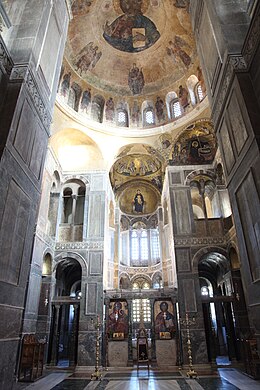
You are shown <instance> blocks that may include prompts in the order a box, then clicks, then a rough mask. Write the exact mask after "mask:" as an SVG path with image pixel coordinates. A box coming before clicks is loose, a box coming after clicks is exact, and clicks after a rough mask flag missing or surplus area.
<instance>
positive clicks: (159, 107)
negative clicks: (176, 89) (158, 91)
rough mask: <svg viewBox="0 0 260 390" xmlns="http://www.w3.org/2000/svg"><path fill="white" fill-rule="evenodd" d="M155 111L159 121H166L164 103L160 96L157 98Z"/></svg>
mask: <svg viewBox="0 0 260 390" xmlns="http://www.w3.org/2000/svg"><path fill="white" fill-rule="evenodd" d="M155 109H156V115H157V118H158V121H159V122H161V121H163V120H164V119H165V116H164V101H163V100H162V99H161V98H160V96H157V99H156V103H155Z"/></svg>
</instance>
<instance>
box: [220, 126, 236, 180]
mask: <svg viewBox="0 0 260 390" xmlns="http://www.w3.org/2000/svg"><path fill="white" fill-rule="evenodd" d="M219 134H220V137H218V140H219V143H220V145H221V148H222V150H223V153H222V155H223V157H224V161H225V167H226V170H227V174H229V173H230V172H231V169H232V168H233V166H234V164H235V156H234V152H233V149H232V145H231V140H230V135H229V131H228V126H227V122H226V121H225V119H224V120H223V122H222V125H221V128H220V132H219Z"/></svg>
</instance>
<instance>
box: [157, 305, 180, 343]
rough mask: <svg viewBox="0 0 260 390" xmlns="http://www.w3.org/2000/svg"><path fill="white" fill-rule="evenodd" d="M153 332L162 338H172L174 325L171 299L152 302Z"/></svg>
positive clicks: (174, 329)
mask: <svg viewBox="0 0 260 390" xmlns="http://www.w3.org/2000/svg"><path fill="white" fill-rule="evenodd" d="M154 318H155V334H156V337H157V338H159V339H162V340H168V339H171V338H173V336H174V334H175V331H176V326H175V318H174V311H173V304H172V302H171V301H156V302H155V304H154Z"/></svg>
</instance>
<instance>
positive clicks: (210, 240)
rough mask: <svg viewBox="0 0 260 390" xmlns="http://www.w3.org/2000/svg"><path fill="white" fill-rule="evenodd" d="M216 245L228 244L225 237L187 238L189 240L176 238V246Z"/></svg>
mask: <svg viewBox="0 0 260 390" xmlns="http://www.w3.org/2000/svg"><path fill="white" fill-rule="evenodd" d="M216 244H222V245H225V244H226V240H225V238H224V237H201V238H197V237H187V238H175V239H174V245H175V246H197V245H216Z"/></svg>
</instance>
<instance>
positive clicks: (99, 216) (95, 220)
mask: <svg viewBox="0 0 260 390" xmlns="http://www.w3.org/2000/svg"><path fill="white" fill-rule="evenodd" d="M104 215H105V201H104V194H103V193H100V192H96V193H91V194H90V195H89V218H88V237H89V238H101V237H103V236H104Z"/></svg>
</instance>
